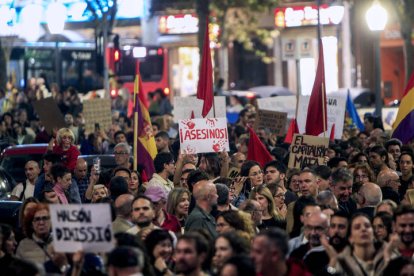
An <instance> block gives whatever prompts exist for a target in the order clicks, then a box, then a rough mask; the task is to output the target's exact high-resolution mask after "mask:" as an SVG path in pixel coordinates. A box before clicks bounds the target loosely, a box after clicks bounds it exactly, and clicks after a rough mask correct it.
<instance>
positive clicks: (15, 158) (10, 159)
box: [0, 154, 42, 183]
mask: <svg viewBox="0 0 414 276" xmlns="http://www.w3.org/2000/svg"><path fill="white" fill-rule="evenodd" d="M41 158H42V154H21V155H10V156H5V157H4V158H3V159H2V160H1V164H0V166H1V167H3V169H4V170H5V171H6V172H8V173H9V174H10V175H11V176H12V177H13V179H14V180H15V181H16V182H17V183H20V182H23V181H24V180H25V178H26V177H25V174H24V166H25V165H26V163H27V161H30V160H34V161H37V162H40V160H41ZM39 165H40V164H39Z"/></svg>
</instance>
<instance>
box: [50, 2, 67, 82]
mask: <svg viewBox="0 0 414 276" xmlns="http://www.w3.org/2000/svg"><path fill="white" fill-rule="evenodd" d="M65 20H66V8H65V6H64V5H63V4H62V3H60V2H57V1H56V2H52V3H50V4H49V6H48V7H47V10H46V22H47V27H48V29H49V32H50V34H52V35H58V34H61V33H62V32H63V29H64V28H65ZM55 68H56V79H55V81H56V83H57V84H58V86H59V87H60V85H61V84H62V81H61V78H60V75H61V74H60V71H61V64H60V51H59V40H58V37H56V41H55Z"/></svg>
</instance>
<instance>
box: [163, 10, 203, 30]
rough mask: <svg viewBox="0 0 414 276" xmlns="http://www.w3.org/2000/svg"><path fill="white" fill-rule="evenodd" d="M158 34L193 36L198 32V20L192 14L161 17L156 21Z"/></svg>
mask: <svg viewBox="0 0 414 276" xmlns="http://www.w3.org/2000/svg"><path fill="white" fill-rule="evenodd" d="M158 30H159V32H160V34H193V33H197V32H198V18H197V17H196V16H194V15H192V14H178V15H167V16H161V17H160V19H159V21H158Z"/></svg>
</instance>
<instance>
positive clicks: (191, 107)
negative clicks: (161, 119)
mask: <svg viewBox="0 0 414 276" xmlns="http://www.w3.org/2000/svg"><path fill="white" fill-rule="evenodd" d="M214 107H215V111H216V113H215V116H214V112H213V109H211V110H210V112H209V113H208V114H207V117H206V118H213V117H216V118H221V117H226V97H223V96H220V97H214ZM202 111H203V100H199V99H197V98H196V97H174V110H173V115H174V121H175V122H178V121H180V120H187V119H191V113H192V112H194V118H202V116H201V112H202Z"/></svg>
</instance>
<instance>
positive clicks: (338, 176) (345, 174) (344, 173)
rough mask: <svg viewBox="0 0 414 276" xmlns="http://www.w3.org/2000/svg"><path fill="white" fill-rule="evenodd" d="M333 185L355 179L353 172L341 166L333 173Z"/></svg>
mask: <svg viewBox="0 0 414 276" xmlns="http://www.w3.org/2000/svg"><path fill="white" fill-rule="evenodd" d="M331 176H332V185H334V186H335V185H336V184H337V183H339V182H347V181H350V180H353V176H352V174H351V172H350V171H349V170H348V169H346V168H339V169H337V170H335V171H334V172H333V173H332V175H331Z"/></svg>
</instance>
